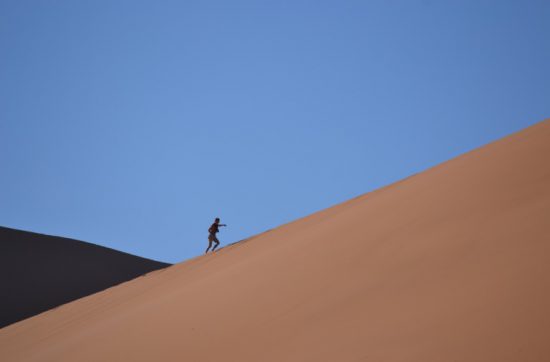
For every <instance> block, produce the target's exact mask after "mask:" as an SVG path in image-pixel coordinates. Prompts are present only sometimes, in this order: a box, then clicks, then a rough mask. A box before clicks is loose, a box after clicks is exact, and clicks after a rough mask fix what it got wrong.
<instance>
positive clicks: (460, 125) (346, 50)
mask: <svg viewBox="0 0 550 362" xmlns="http://www.w3.org/2000/svg"><path fill="white" fill-rule="evenodd" d="M549 19H550V2H548V1H519V0H518V1H504V0H503V1H496V0H495V1H483V0H475V1H467V0H462V1H428V0H425V1H413V0H410V1H390V0H384V1H345V0H338V1H300V0H293V1H280V0H279V1H260V0H258V1H238V0H236V1H205V0H201V1H161V0H155V1H135V0H133V1H117V0H109V1H99V0H97V1H61V0H60V1H45V0H44V1H19V0H16V1H11V0H0V164H1V166H2V168H1V169H2V173H1V177H0V225H2V226H8V227H13V228H20V229H25V230H31V231H36V232H41V233H47V234H54V235H61V236H67V237H72V238H77V239H81V240H85V241H89V242H93V243H97V244H101V245H105V246H108V247H112V248H115V249H119V250H123V251H126V252H130V253H134V254H137V255H141V256H146V257H149V258H154V259H158V260H163V261H169V262H177V261H181V260H184V259H188V258H190V257H193V256H195V255H198V254H201V253H202V252H203V251H204V249H205V247H206V244H207V242H206V237H207V229H208V226H209V225H210V223H211V222H212V220H213V218H214V217H216V216H219V217H221V218H222V222H226V223H227V224H229V227H228V228H226V229H222V231H221V233H220V239H221V241H222V244H224V245H225V244H227V243H231V242H235V241H238V240H240V239H243V238H245V237H248V236H251V235H254V234H257V233H259V232H262V231H265V230H267V229H270V228H273V227H276V226H278V225H280V224H283V223H286V222H289V221H292V220H294V219H296V218H298V217H301V216H305V215H307V214H309V213H312V212H315V211H318V210H320V209H323V208H326V207H329V206H331V205H334V204H336V203H339V202H342V201H345V200H347V199H349V198H352V197H354V196H357V195H360V194H363V193H365V192H368V191H371V190H373V189H376V188H379V187H381V186H384V185H386V184H388V183H391V182H394V181H397V180H399V179H401V178H404V177H407V176H409V175H411V174H413V173H417V172H420V171H422V170H425V169H426V168H429V167H431V166H434V165H436V164H438V163H440V162H442V161H445V160H448V159H450V158H452V157H455V156H457V155H459V154H461V153H464V152H466V151H469V150H471V149H473V148H476V147H479V146H482V145H484V144H486V143H488V142H490V141H493V140H495V139H498V138H501V137H503V136H505V135H507V134H510V133H512V132H514V131H517V130H520V129H522V128H524V127H527V126H529V125H532V124H534V123H537V122H539V121H542V120H543V119H545V118H548V117H550V66H549V65H550V40H549V39H550V21H549ZM335 242H337V240H335Z"/></svg>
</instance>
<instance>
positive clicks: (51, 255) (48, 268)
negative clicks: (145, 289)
mask: <svg viewBox="0 0 550 362" xmlns="http://www.w3.org/2000/svg"><path fill="white" fill-rule="evenodd" d="M169 265H170V264H167V263H161V262H158V261H154V260H150V259H145V258H141V257H138V256H134V255H130V254H127V253H123V252H120V251H116V250H113V249H109V248H105V247H102V246H99V245H94V244H90V243H86V242H83V241H78V240H73V239H67V238H61V237H55V236H48V235H41V234H35V233H31V232H26V231H20V230H14V229H9V228H3V227H0V288H1V298H0V328H2V327H5V326H7V325H9V324H12V323H15V322H18V321H20V320H23V319H26V318H29V317H32V316H34V315H36V314H39V313H42V312H44V311H47V310H49V309H52V308H55V307H58V306H60V305H62V304H65V303H68V302H70V301H73V300H75V299H78V298H82V297H84V296H87V295H90V294H93V293H96V292H99V291H101V290H104V289H106V288H109V287H112V286H114V285H116V284H120V283H122V282H125V281H128V280H131V279H133V278H136V277H138V276H141V275H143V274H146V273H148V272H151V271H154V270H157V269H161V268H165V267H167V266H169Z"/></svg>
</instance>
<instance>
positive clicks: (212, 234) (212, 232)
mask: <svg viewBox="0 0 550 362" xmlns="http://www.w3.org/2000/svg"><path fill="white" fill-rule="evenodd" d="M220 226H227V225H225V224H220V218H219V217H217V218H216V219H215V220H214V223H213V224H212V225H210V227H209V228H208V232H209V234H208V248H206V252H205V254H207V253H208V250H210V247H212V243H215V245H214V247H213V248H212V251H214V250H216V248H217V247H218V245H220V241H219V240H218V238H217V237H216V233H218V232H219V231H220Z"/></svg>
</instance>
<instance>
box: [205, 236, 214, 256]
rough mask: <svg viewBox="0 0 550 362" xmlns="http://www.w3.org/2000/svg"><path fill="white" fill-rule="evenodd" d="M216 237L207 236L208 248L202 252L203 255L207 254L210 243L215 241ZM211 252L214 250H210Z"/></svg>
mask: <svg viewBox="0 0 550 362" xmlns="http://www.w3.org/2000/svg"><path fill="white" fill-rule="evenodd" d="M215 238H216V237H214V238H213V237H212V235H208V248H206V251H205V252H204V253H205V254H207V253H208V250H210V248H211V247H212V241H213V240H214V239H215ZM212 251H214V249H212Z"/></svg>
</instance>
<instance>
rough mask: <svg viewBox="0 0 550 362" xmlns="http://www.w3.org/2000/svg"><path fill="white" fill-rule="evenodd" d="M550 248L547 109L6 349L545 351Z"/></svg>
mask: <svg viewBox="0 0 550 362" xmlns="http://www.w3.org/2000/svg"><path fill="white" fill-rule="evenodd" d="M289 207H291V205H289ZM549 261H550V121H545V122H543V123H540V124H538V125H535V126H533V127H530V128H528V129H526V130H524V131H522V132H520V133H517V134H514V135H512V136H510V137H507V138H505V139H503V140H500V141H498V142H495V143H492V144H490V145H488V146H485V147H483V148H480V149H477V150H474V151H473V152H470V153H467V154H465V155H462V156H460V157H458V158H456V159H453V160H451V161H449V162H446V163H443V164H441V165H439V166H437V167H434V168H432V169H429V170H428V171H426V172H423V173H421V174H418V175H415V176H413V177H410V178H408V179H406V180H404V181H401V182H398V183H395V184H393V185H390V186H388V187H385V188H382V189H380V190H377V191H375V192H371V193H368V194H365V195H362V196H360V197H358V198H355V199H353V200H350V201H348V202H345V203H343V204H340V205H337V206H335V207H332V208H329V209H326V210H324V211H321V212H318V213H316V214H313V215H310V216H308V217H305V218H303V219H300V220H297V221H295V222H292V223H289V224H286V225H283V226H281V227H279V228H276V229H273V230H271V231H269V232H266V233H264V234H260V235H257V236H255V237H253V238H250V239H248V240H245V241H243V242H241V243H237V244H235V245H231V246H229V247H226V248H224V249H222V250H220V251H219V252H218V253H216V254H212V255H207V256H200V257H197V258H195V259H192V260H190V261H187V262H184V263H181V264H178V265H174V266H172V267H170V268H167V269H163V270H160V271H156V272H153V273H150V274H148V275H147V276H146V277H143V278H138V279H135V280H132V281H130V282H127V283H124V284H122V285H120V286H117V287H115V288H110V289H108V290H106V291H104V292H101V293H97V294H94V295H92V296H89V297H86V298H83V299H80V300H78V301H75V302H73V303H69V304H67V305H64V306H62V307H60V308H58V309H56V310H54V311H50V312H47V313H44V314H41V315H39V316H36V317H33V318H30V319H28V320H25V321H22V322H20V323H17V324H14V325H12V326H9V327H6V328H4V329H2V330H0V360H2V361H56V362H58V361H71V362H72V361H277V362H280V361H376V362H381V361H407V362H410V361H418V362H426V361H434V362H435V361H437V362H441V361H468V362H473V361H480V362H481V361H483V362H487V361H498V362H505V361H511V362H512V361H513V362H518V361H522V362H525V361H541V362H542V361H548V360H549V359H550V343H548V337H549V336H550V312H549V309H548V308H549V307H548V306H550V288H549V287H550V263H549Z"/></svg>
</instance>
